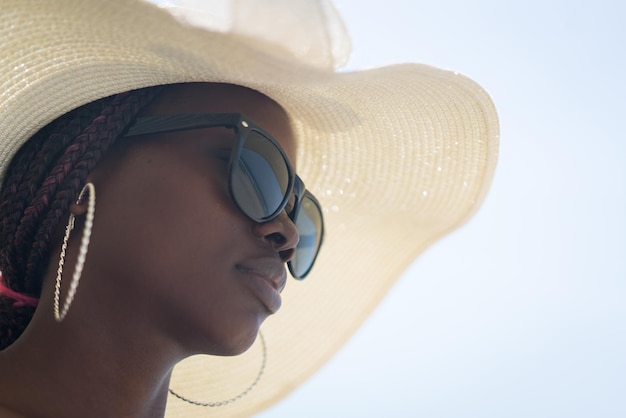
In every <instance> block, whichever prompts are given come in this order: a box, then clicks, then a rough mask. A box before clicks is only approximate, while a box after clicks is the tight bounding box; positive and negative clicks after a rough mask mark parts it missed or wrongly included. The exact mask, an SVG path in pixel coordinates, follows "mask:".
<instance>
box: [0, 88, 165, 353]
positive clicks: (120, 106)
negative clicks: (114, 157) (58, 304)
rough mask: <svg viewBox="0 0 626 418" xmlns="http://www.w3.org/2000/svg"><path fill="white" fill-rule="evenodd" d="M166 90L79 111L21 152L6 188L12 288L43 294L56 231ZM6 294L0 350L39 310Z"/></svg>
mask: <svg viewBox="0 0 626 418" xmlns="http://www.w3.org/2000/svg"><path fill="white" fill-rule="evenodd" d="M159 91H160V88H159V87H149V88H145V89H140V90H133V91H130V92H126V93H120V94H117V95H114V96H110V97H107V98H104V99H100V100H97V101H95V102H92V103H89V104H87V105H84V106H82V107H80V108H78V109H75V110H73V111H71V112H69V113H67V114H65V115H63V116H61V117H60V118H58V119H56V120H55V121H53V122H51V123H50V124H49V125H47V126H46V127H44V128H43V129H41V130H40V131H39V132H38V133H36V134H35V135H34V136H33V137H32V138H30V139H29V140H28V141H27V142H26V143H25V144H24V145H23V146H22V147H21V148H20V150H19V151H18V153H17V154H16V156H15V157H14V158H13V160H12V161H11V164H10V165H9V168H8V170H7V172H6V175H5V179H4V184H3V186H2V189H1V190H0V222H1V223H0V271H1V272H2V280H3V283H0V284H2V286H4V287H5V288H6V289H9V292H11V293H14V292H17V293H18V294H24V295H28V296H31V297H38V296H39V294H40V293H41V285H42V278H43V275H44V273H45V268H46V266H47V263H48V260H49V257H50V251H51V249H52V248H53V245H54V238H55V232H56V230H57V227H58V225H59V222H60V221H61V220H62V219H65V218H66V217H67V216H68V210H69V207H70V205H71V203H72V202H74V201H75V199H76V198H77V196H78V193H79V192H80V190H81V188H82V187H83V186H84V183H85V180H86V178H87V176H88V174H89V173H90V172H91V171H92V170H93V168H94V167H95V166H96V164H97V163H98V161H100V159H101V158H102V156H103V155H104V153H105V152H106V151H107V149H108V148H109V147H110V146H111V145H112V144H113V143H114V142H115V141H116V140H117V139H118V137H119V136H120V135H121V134H122V132H123V131H124V130H125V128H126V127H127V126H128V125H129V124H130V122H132V121H133V119H134V118H135V116H136V115H137V113H138V112H139V111H140V110H141V109H142V108H143V107H144V106H145V105H146V104H148V103H149V102H150V101H151V100H152V99H153V98H154V97H155V96H156V94H157V93H158V92H159ZM6 293H7V292H5V294H4V295H3V294H1V293H0V350H2V349H4V348H6V347H7V346H9V345H10V344H11V343H13V341H15V340H16V339H17V338H18V337H19V336H20V335H21V334H22V332H23V331H24V329H25V328H26V326H27V325H28V323H29V322H30V320H31V318H32V315H33V313H34V310H35V308H34V307H32V306H28V305H25V304H23V303H16V302H15V300H14V299H12V298H10V297H8V296H7V294H6Z"/></svg>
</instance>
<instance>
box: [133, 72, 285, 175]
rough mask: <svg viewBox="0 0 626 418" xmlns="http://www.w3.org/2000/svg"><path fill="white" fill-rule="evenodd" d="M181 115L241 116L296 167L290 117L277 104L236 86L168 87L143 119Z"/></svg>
mask: <svg viewBox="0 0 626 418" xmlns="http://www.w3.org/2000/svg"><path fill="white" fill-rule="evenodd" d="M179 113H241V114H244V115H246V116H247V117H248V118H249V119H250V120H252V121H253V122H254V123H255V124H257V125H258V126H259V127H260V128H262V129H263V130H265V131H266V132H267V133H269V134H270V135H271V136H272V137H274V138H275V139H276V141H278V143H279V144H280V145H281V146H282V147H283V149H284V150H285V152H286V153H287V155H288V156H289V159H290V160H291V162H292V163H293V164H294V165H295V162H296V161H295V155H296V143H295V139H294V136H293V133H292V131H291V125H290V122H289V117H288V116H287V113H286V112H285V110H284V109H283V108H282V107H281V106H280V105H279V104H278V103H276V102H275V101H273V100H272V99H270V98H269V97H267V96H265V95H264V94H262V93H259V92H258V91H255V90H252V89H248V88H246V87H241V86H237V85H233V84H220V83H186V84H176V85H171V86H166V87H165V90H164V91H163V92H162V93H161V94H160V95H159V97H158V98H157V99H156V100H154V101H153V103H151V104H150V106H148V107H147V108H146V109H144V110H143V111H142V112H141V114H140V116H156V115H168V114H169V115H171V114H179Z"/></svg>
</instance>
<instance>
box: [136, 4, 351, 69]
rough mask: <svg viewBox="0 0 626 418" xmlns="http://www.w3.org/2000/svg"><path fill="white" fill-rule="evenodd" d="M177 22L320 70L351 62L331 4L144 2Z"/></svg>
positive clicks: (345, 34) (342, 29)
mask: <svg viewBox="0 0 626 418" xmlns="http://www.w3.org/2000/svg"><path fill="white" fill-rule="evenodd" d="M146 1H148V2H150V3H153V4H156V5H157V6H159V7H161V8H163V9H165V10H167V11H168V12H169V13H170V14H172V15H173V16H174V17H175V18H176V19H178V20H179V21H181V22H183V23H185V24H188V25H191V26H195V27H199V28H202V29H206V30H210V31H217V32H223V33H229V34H232V35H240V36H242V38H243V39H244V40H245V41H246V42H249V43H252V44H254V45H255V47H257V48H259V47H260V48H262V49H265V50H269V51H270V52H272V53H274V54H279V55H286V56H287V57H288V58H290V59H294V58H295V59H297V60H298V61H301V62H302V63H304V64H307V65H310V66H313V67H317V68H320V69H328V70H335V69H337V68H340V67H342V66H344V65H345V64H346V63H347V62H348V59H349V57H350V52H351V42H350V37H349V35H348V32H347V30H346V27H345V25H344V23H343V21H342V19H341V17H340V16H339V14H338V13H337V10H336V9H335V7H334V6H333V4H332V2H331V1H330V0H272V1H267V0H265V1H263V0H146Z"/></svg>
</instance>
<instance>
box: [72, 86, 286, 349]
mask: <svg viewBox="0 0 626 418" xmlns="http://www.w3.org/2000/svg"><path fill="white" fill-rule="evenodd" d="M218 112H235V113H242V114H244V115H246V116H247V117H248V118H250V120H252V121H253V122H254V123H256V124H257V125H258V126H260V127H261V128H262V129H264V130H265V131H266V132H268V133H269V134H270V135H272V136H273V137H274V138H275V139H276V140H277V141H278V142H279V143H280V144H281V146H282V147H283V148H284V149H285V151H286V152H287V154H288V155H289V156H290V159H291V161H292V163H295V161H294V160H293V158H294V153H295V143H294V139H293V134H292V132H291V130H290V125H289V121H288V118H287V116H286V114H285V112H284V111H283V110H282V108H281V107H280V106H278V105H277V104H276V103H275V102H273V101H272V100H270V99H269V98H267V97H266V96H264V95H262V94H260V93H258V92H255V91H252V90H248V89H245V88H242V87H237V86H232V85H223V84H186V85H178V86H172V87H168V88H167V90H166V91H165V92H164V93H162V94H161V95H160V96H159V98H158V99H157V100H156V101H155V102H154V103H153V104H151V105H150V106H149V108H148V109H146V110H145V111H143V112H142V116H147V115H161V114H179V113H218ZM234 144H235V133H234V131H233V130H231V129H225V128H209V129H202V130H192V131H186V132H176V133H170V134H159V135H152V136H147V137H138V138H132V139H131V138H128V139H123V140H120V141H118V143H117V144H116V145H115V146H114V148H113V149H112V150H111V151H110V152H108V153H107V155H106V157H105V158H104V159H103V161H102V162H101V163H100V164H99V165H98V167H97V168H96V169H95V170H94V172H93V173H92V175H91V176H90V179H91V180H92V181H93V182H94V184H95V186H96V196H97V199H96V214H95V221H94V230H93V234H92V239H91V244H90V247H89V253H88V255H87V262H86V264H85V270H84V273H83V274H84V275H85V276H86V275H96V276H98V279H97V281H95V280H91V282H92V283H93V284H92V285H91V286H92V290H91V292H92V294H93V295H99V296H98V297H100V298H101V299H102V300H106V298H107V297H109V302H108V303H110V299H115V300H116V306H119V307H120V309H119V310H120V311H124V312H115V313H113V314H114V315H119V316H120V319H122V316H123V317H125V318H127V321H130V322H136V321H139V322H140V323H145V324H146V327H148V328H150V327H154V328H153V331H154V332H156V333H157V334H158V335H159V336H160V337H162V338H165V339H168V338H170V339H172V340H173V341H176V342H177V343H179V344H180V346H181V347H182V350H183V351H185V354H191V353H196V352H199V353H200V352H201V353H209V354H221V355H230V354H238V353H241V352H243V351H245V350H246V349H247V348H248V347H249V346H250V345H251V344H252V342H253V341H254V339H255V338H256V335H257V332H258V327H259V326H260V324H261V323H262V322H263V320H264V319H265V318H266V317H267V316H268V315H270V314H272V313H274V312H276V311H277V310H278V308H279V307H280V303H281V302H280V295H279V292H280V291H281V290H282V288H283V287H284V285H285V280H286V277H287V275H286V271H285V266H284V263H285V262H286V261H287V260H288V259H289V258H290V257H291V256H292V254H293V249H294V248H295V246H296V244H297V242H298V234H297V231H296V229H295V227H294V225H293V224H292V223H291V221H290V220H289V219H288V217H287V216H286V214H285V213H283V214H281V215H280V216H279V217H278V218H276V219H275V220H273V221H271V222H268V223H264V224H258V223H255V222H253V221H251V220H250V219H249V218H247V217H246V216H245V215H244V214H243V213H241V211H240V210H239V209H238V208H237V206H236V205H235V203H234V202H233V201H232V199H231V196H230V194H229V189H228V178H227V165H228V159H227V157H228V155H229V153H228V152H229V151H230V149H231V147H232V146H233V145H234ZM81 286H83V285H82V284H81ZM79 299H80V298H79V297H77V301H78V300H79ZM91 302H92V303H98V302H97V301H95V302H94V301H93V300H92V301H91ZM103 303H104V302H103ZM103 309H105V308H104V307H103ZM106 309H108V310H109V311H110V310H111V306H110V305H109V306H108V308H106ZM128 318H132V320H131V319H128Z"/></svg>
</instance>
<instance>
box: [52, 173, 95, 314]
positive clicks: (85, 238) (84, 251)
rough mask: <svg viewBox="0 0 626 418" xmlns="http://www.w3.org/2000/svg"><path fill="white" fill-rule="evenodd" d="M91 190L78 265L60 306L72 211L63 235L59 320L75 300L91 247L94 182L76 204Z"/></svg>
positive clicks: (58, 283) (56, 301)
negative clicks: (88, 249)
mask: <svg viewBox="0 0 626 418" xmlns="http://www.w3.org/2000/svg"><path fill="white" fill-rule="evenodd" d="M87 190H89V201H88V202H87V216H86V218H85V225H84V227H83V236H82V239H81V242H80V249H79V251H78V258H77V260H76V265H75V266H74V275H73V276H72V282H71V283H70V288H69V290H68V292H67V296H66V297H65V302H64V303H63V307H62V308H59V299H60V298H61V276H62V274H63V264H64V263H65V252H66V251H67V243H68V241H69V239H70V233H71V232H72V230H73V229H74V222H75V218H76V217H75V216H74V214H73V213H70V218H69V220H68V222H67V226H66V227H65V236H64V237H63V245H62V246H61V256H60V257H59V267H58V269H57V278H56V284H55V286H54V318H55V319H56V320H57V322H61V321H63V319H64V318H65V315H67V311H68V310H69V309H70V306H71V305H72V302H73V301H74V295H75V294H76V289H77V288H78V282H79V281H80V276H81V274H82V272H83V266H84V265H85V258H86V256H87V248H88V247H89V240H90V238H91V230H92V228H93V217H94V213H95V211H96V188H95V187H94V185H93V183H87V184H85V187H83V189H82V190H81V191H80V194H79V195H78V199H77V200H76V204H77V205H78V204H80V203H81V202H82V200H83V196H84V194H85V192H86V191H87Z"/></svg>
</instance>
